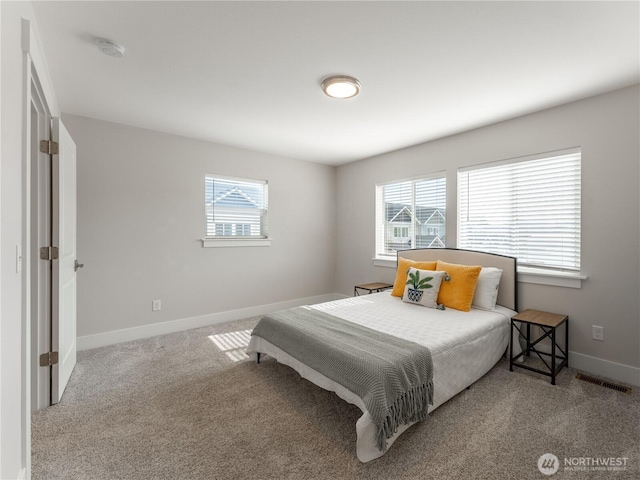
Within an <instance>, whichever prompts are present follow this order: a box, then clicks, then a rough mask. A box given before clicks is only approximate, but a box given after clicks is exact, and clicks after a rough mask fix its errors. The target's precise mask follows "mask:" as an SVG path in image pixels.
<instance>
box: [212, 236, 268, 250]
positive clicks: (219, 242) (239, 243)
mask: <svg viewBox="0 0 640 480" xmlns="http://www.w3.org/2000/svg"><path fill="white" fill-rule="evenodd" d="M269 246H271V239H270V238H236V239H227V238H224V239H222V238H203V239H202V247H203V248H225V247H269Z"/></svg>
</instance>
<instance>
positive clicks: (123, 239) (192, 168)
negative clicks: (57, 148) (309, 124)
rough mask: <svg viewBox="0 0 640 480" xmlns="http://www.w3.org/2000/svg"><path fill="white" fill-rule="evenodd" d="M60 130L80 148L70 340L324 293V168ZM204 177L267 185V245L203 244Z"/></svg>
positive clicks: (328, 221)
mask: <svg viewBox="0 0 640 480" xmlns="http://www.w3.org/2000/svg"><path fill="white" fill-rule="evenodd" d="M63 122H64V123H65V125H66V126H67V128H68V130H69V132H70V133H71V135H72V137H73V138H74V140H75V141H76V144H77V148H78V259H79V261H80V262H81V263H84V264H85V265H86V266H85V268H84V269H83V270H81V271H80V272H79V278H78V336H85V335H92V334H98V333H102V332H109V331H113V330H118V329H125V328H130V327H139V326H144V325H149V324H153V323H158V322H165V321H169V320H177V319H184V318H189V317H195V316H199V315H207V314H212V313H216V312H225V311H229V310H235V309H241V308H245V307H251V306H260V305H265V304H271V303H277V302H282V301H287V300H294V299H299V298H304V297H310V296H316V295H323V294H329V293H331V292H333V291H334V288H333V285H334V262H333V259H334V257H335V174H336V171H335V168H334V167H329V166H325V165H320V164H315V163H310V162H303V161H299V160H292V159H287V158H282V157H276V156H273V155H267V154H264V153H258V152H252V151H248V150H242V149H237V148H232V147H227V146H222V145H216V144H212V143H206V142H201V141H196V140H191V139H187V138H183V137H178V136H173V135H167V134H163V133H158V132H152V131H149V130H143V129H139V128H132V127H127V126H124V125H118V124H114V123H107V122H102V121H97V120H93V119H88V118H84V117H78V116H73V115H64V116H63ZM206 173H213V174H221V175H230V176H237V177H248V178H257V179H266V180H268V181H269V234H270V237H271V238H272V244H271V246H270V247H246V248H245V247H240V248H203V247H202V244H201V242H200V239H202V238H203V237H204V234H205V218H204V176H205V174H206ZM154 299H160V300H162V310H161V311H159V312H152V311H151V302H152V300H154Z"/></svg>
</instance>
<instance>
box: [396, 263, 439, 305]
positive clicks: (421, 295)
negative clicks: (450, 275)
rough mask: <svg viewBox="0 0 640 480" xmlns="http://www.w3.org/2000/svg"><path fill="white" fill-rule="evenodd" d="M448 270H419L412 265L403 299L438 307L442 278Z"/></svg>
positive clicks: (408, 301) (416, 303)
mask: <svg viewBox="0 0 640 480" xmlns="http://www.w3.org/2000/svg"><path fill="white" fill-rule="evenodd" d="M446 274H447V272H436V271H433V270H418V269H417V268H414V267H410V268H409V270H408V272H407V284H406V285H405V287H404V294H403V295H402V301H403V302H407V303H413V304H415V305H422V306H423V307H429V308H436V307H437V306H438V302H437V300H438V292H439V291H440V285H441V284H442V279H443V278H444V276H445V275H446Z"/></svg>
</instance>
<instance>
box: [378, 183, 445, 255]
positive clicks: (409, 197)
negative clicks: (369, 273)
mask: <svg viewBox="0 0 640 480" xmlns="http://www.w3.org/2000/svg"><path fill="white" fill-rule="evenodd" d="M445 207H446V179H445V176H444V173H439V174H435V175H433V176H429V177H424V178H420V179H415V180H406V181H397V182H391V183H386V184H379V185H377V186H376V258H393V259H395V257H396V252H397V251H398V250H406V249H409V248H425V247H432V248H433V247H444V246H445V228H446V208H445Z"/></svg>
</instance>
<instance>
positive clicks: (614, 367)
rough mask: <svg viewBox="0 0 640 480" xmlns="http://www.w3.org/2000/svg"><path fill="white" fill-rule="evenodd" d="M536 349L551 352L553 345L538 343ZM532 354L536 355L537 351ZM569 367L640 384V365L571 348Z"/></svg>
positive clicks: (594, 374)
mask: <svg viewBox="0 0 640 480" xmlns="http://www.w3.org/2000/svg"><path fill="white" fill-rule="evenodd" d="M536 349H538V350H540V351H541V352H546V353H549V354H550V353H551V347H550V346H549V345H543V344H542V343H539V344H538V345H536ZM532 356H535V353H533V354H532ZM545 359H546V357H545ZM569 367H571V368H574V369H576V370H580V371H581V372H584V373H588V374H591V375H593V376H596V377H601V378H605V379H609V380H615V381H617V382H622V383H626V384H628V385H633V386H636V387H637V386H640V368H638V367H632V366H630V365H624V364H622V363H616V362H611V361H609V360H603V359H601V358H597V357H592V356H590V355H585V354H584V353H578V352H572V351H571V350H569Z"/></svg>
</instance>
